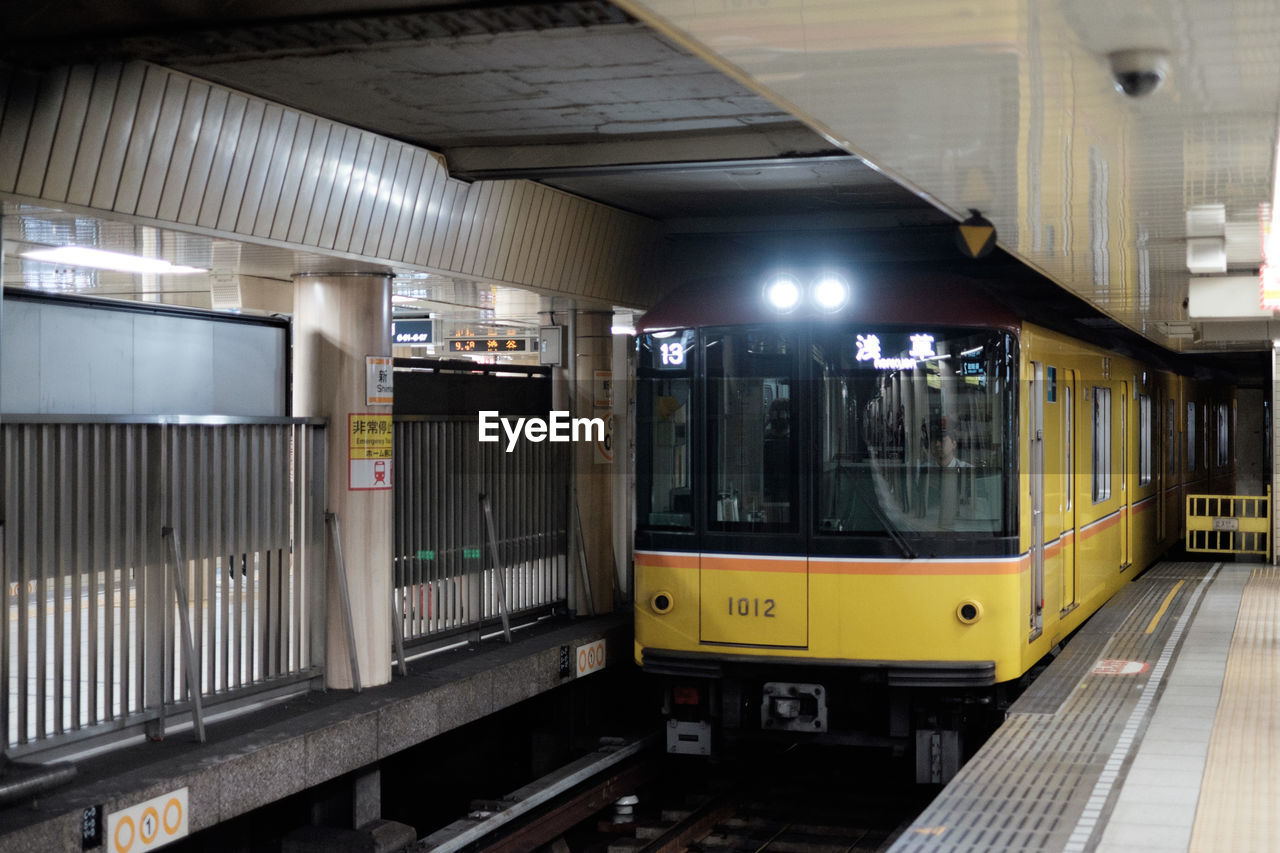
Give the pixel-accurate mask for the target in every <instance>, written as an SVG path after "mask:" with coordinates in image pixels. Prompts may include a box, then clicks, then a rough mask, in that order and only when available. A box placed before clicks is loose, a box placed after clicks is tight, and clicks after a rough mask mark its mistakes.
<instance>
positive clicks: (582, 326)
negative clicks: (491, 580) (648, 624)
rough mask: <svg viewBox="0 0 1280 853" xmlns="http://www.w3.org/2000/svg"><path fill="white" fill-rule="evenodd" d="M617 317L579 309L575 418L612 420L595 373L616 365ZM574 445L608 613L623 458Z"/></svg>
mask: <svg viewBox="0 0 1280 853" xmlns="http://www.w3.org/2000/svg"><path fill="white" fill-rule="evenodd" d="M612 320H613V314H612V312H608V313H606V312H594V311H579V312H578V314H577V323H576V328H575V332H576V337H575V340H574V342H573V347H572V350H573V353H574V355H575V358H576V368H577V388H576V391H577V393H576V394H575V395H574V397H575V400H574V408H573V413H572V416H573V417H575V418H604V419H608V417H609V415H610V414H612V412H613V406H612V404H609V405H603V399H602V396H601V388H600V384H601V380H598V379H597V377H596V371H610V369H611V367H612V363H613V335H612V333H611V332H610V331H609V327H610V325H611V323H612ZM615 393H616V391H615ZM598 404H599V405H598ZM572 447H573V452H574V454H575V457H576V458H575V460H574V462H575V471H576V476H575V482H576V485H577V490H576V491H577V499H578V512H579V514H580V515H581V518H582V538H583V542H584V543H585V545H586V553H587V568H588V571H589V573H590V578H591V593H592V598H593V601H594V604H595V612H596V613H607V612H609V611H610V610H612V609H613V604H614V601H613V588H614V585H615V568H614V554H613V548H614V545H613V500H614V498H613V482H614V477H613V474H614V466H615V465H618V464H619V463H618V462H617V454H616V452H615V454H614V460H615V461H614V462H606V461H605V459H606V457H605V455H604V453H603V451H602V449H601V448H600V447H598V446H597V443H596V442H594V441H584V442H578V443H575V444H573V445H572ZM577 609H578V612H579V613H584V614H585V613H587V612H589V611H590V610H591V608H590V607H588V606H587V602H586V600H585V599H583V600H581V601H580V602H579V603H578V608H577Z"/></svg>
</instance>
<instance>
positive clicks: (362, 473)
mask: <svg viewBox="0 0 1280 853" xmlns="http://www.w3.org/2000/svg"><path fill="white" fill-rule="evenodd" d="M347 438H348V440H347V448H348V451H347V489H348V490H350V491H353V492H359V491H374V490H379V489H390V488H391V461H392V455H391V448H392V428H391V415H389V414H377V413H375V412H352V413H351V414H349V415H347Z"/></svg>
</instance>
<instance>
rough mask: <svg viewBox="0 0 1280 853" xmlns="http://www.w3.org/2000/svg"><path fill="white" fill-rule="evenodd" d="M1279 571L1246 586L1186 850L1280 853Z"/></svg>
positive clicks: (1260, 572) (1257, 574) (1259, 574)
mask: <svg viewBox="0 0 1280 853" xmlns="http://www.w3.org/2000/svg"><path fill="white" fill-rule="evenodd" d="M1278 643H1280V569H1276V568H1275V567H1273V566H1258V567H1257V568H1255V569H1254V570H1253V573H1252V574H1251V575H1250V576H1249V581H1248V584H1247V585H1246V586H1245V591H1244V598H1243V600H1242V601H1241V604H1240V613H1239V615H1238V616H1237V617H1236V628H1235V634H1234V636H1233V637H1232V641H1231V652H1230V655H1229V656H1228V658H1227V671H1226V675H1225V676H1224V678H1223V683H1222V699H1221V701H1220V703H1219V704H1218V714H1217V721H1216V723H1215V725H1214V729H1213V736H1212V738H1211V739H1210V741H1209V755H1208V758H1207V759H1206V762H1205V770H1204V781H1203V783H1202V784H1201V787H1200V802H1199V805H1198V806H1197V808H1196V820H1195V826H1194V828H1193V829H1192V834H1191V845H1190V848H1189V849H1190V850H1192V851H1196V853H1201V851H1204V853H1208V851H1219V850H1221V851H1230V853H1242V851H1251V850H1258V851H1269V853H1270V852H1271V851H1277V850H1280V752H1278V751H1277V747H1280V667H1278V666H1277V661H1276V650H1277V644H1278Z"/></svg>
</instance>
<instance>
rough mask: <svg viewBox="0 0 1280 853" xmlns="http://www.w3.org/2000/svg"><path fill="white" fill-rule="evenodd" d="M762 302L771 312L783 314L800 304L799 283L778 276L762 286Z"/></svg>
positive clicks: (786, 277)
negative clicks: (771, 309)
mask: <svg viewBox="0 0 1280 853" xmlns="http://www.w3.org/2000/svg"><path fill="white" fill-rule="evenodd" d="M764 301H765V302H767V303H769V306H770V307H771V308H773V310H775V311H777V312H778V313H780V314H785V313H786V312H788V311H790V310H791V309H793V308H795V307H796V306H797V305H799V304H800V282H798V281H796V280H795V279H794V278H792V277H791V276H789V275H780V276H777V277H775V278H772V279H770V280H769V282H768V283H767V284H765V286H764Z"/></svg>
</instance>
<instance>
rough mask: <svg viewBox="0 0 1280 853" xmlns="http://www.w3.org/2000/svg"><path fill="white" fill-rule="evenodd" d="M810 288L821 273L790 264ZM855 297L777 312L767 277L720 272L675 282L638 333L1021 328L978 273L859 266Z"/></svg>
mask: <svg viewBox="0 0 1280 853" xmlns="http://www.w3.org/2000/svg"><path fill="white" fill-rule="evenodd" d="M788 272H789V273H790V274H792V275H793V276H795V278H796V279H797V280H798V281H799V282H800V283H801V286H802V287H807V286H808V285H809V283H810V280H811V279H816V278H817V273H818V271H814V272H813V274H812V275H809V273H808V271H803V272H799V271H795V270H788ZM847 279H848V281H849V285H850V291H851V295H850V298H849V301H848V303H847V304H846V305H845V306H844V307H843V308H841V309H840V310H838V311H835V312H825V311H821V310H819V309H818V308H816V307H813V306H812V305H811V303H810V302H809V300H808V299H807V296H806V298H804V299H802V300H801V303H800V305H798V306H797V307H796V308H795V309H794V310H792V311H789V312H787V313H785V314H780V313H778V312H777V311H776V310H774V309H772V308H771V307H770V306H768V305H767V304H766V303H765V300H764V285H765V281H766V278H765V277H763V276H761V277H759V278H756V279H743V278H737V279H735V278H715V279H704V280H700V281H693V282H690V283H688V284H685V285H683V286H681V287H678V288H677V289H676V290H674V291H673V292H672V293H670V294H668V295H667V296H666V297H665V298H664V299H662V300H661V301H660V302H659V303H658V304H657V305H655V306H654V307H653V308H652V309H650V310H649V311H648V312H647V313H646V314H645V315H644V316H643V317H641V318H640V320H639V322H638V323H637V325H636V328H637V330H638V331H641V332H646V331H656V330H661V329H674V328H693V327H697V326H736V325H742V324H750V323H769V322H776V321H783V322H802V323H803V322H811V323H841V324H843V323H850V322H854V323H901V324H906V325H911V324H920V323H927V324H930V325H937V326H984V327H996V328H1004V329H1008V330H1010V331H1016V330H1018V329H1019V328H1021V325H1022V323H1021V320H1020V319H1019V318H1018V316H1017V315H1016V314H1014V312H1013V311H1011V310H1010V309H1009V308H1007V307H1005V306H1004V305H1002V304H1000V303H999V302H998V301H996V300H995V299H994V298H993V297H992V296H991V295H990V294H988V293H986V292H985V291H984V289H983V288H982V287H981V286H980V285H979V283H978V282H976V281H975V280H974V279H971V278H966V277H963V276H958V275H954V274H950V273H936V274H935V273H921V272H916V271H904V270H900V269H899V270H893V269H876V270H869V271H859V272H858V273H855V274H851V275H848V276H847Z"/></svg>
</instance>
